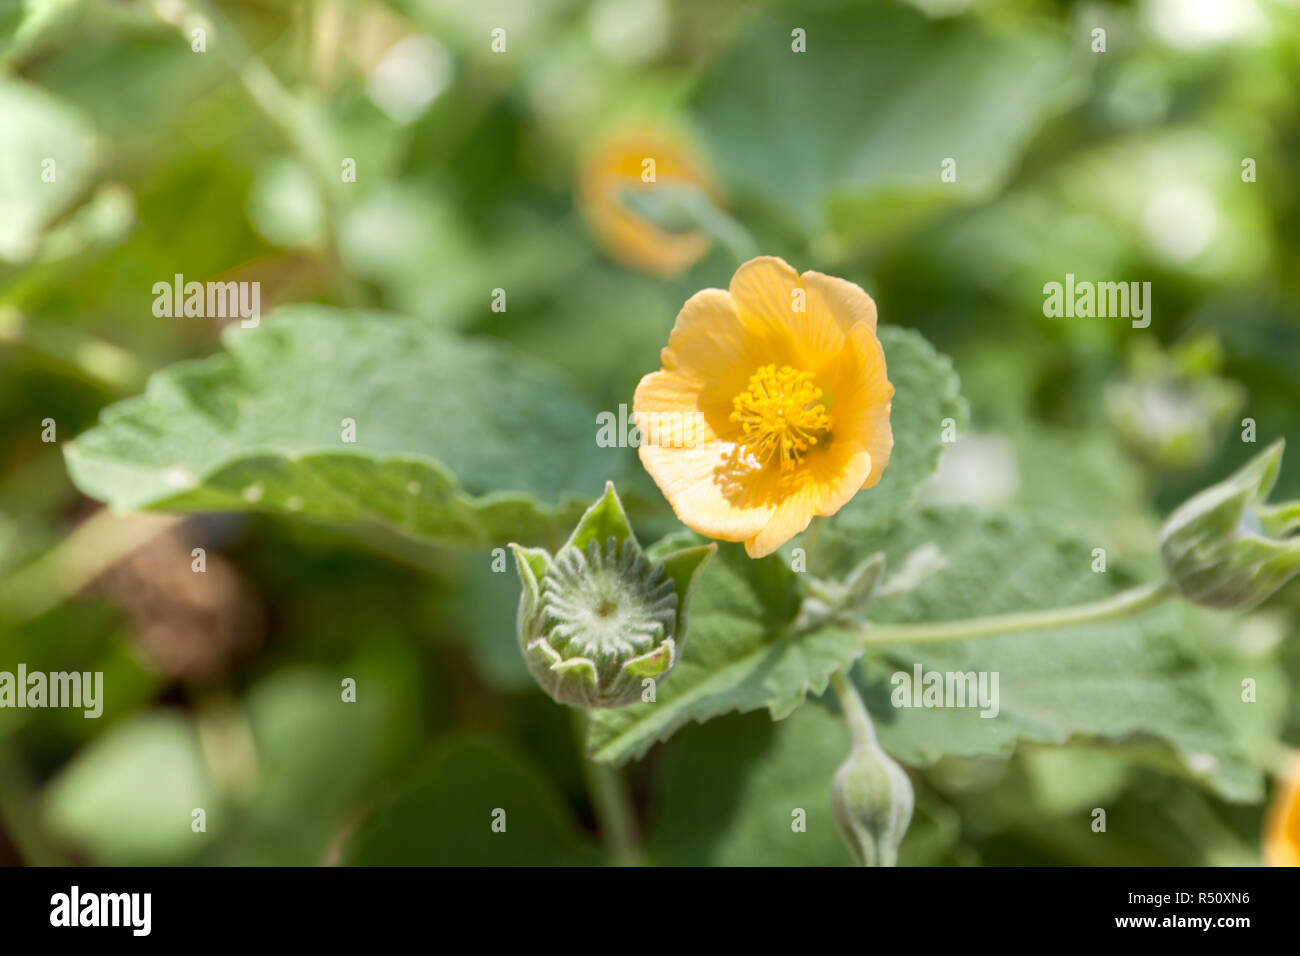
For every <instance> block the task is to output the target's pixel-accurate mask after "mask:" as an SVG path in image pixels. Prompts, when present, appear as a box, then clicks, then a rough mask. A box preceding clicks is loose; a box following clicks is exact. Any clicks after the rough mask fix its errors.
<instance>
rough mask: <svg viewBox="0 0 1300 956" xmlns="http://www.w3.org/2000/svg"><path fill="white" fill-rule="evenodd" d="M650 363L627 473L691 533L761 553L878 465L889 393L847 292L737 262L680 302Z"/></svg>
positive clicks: (871, 332) (881, 358)
mask: <svg viewBox="0 0 1300 956" xmlns="http://www.w3.org/2000/svg"><path fill="white" fill-rule="evenodd" d="M661 358H662V361H663V366H664V367H663V369H662V370H660V371H658V372H653V373H651V374H649V375H647V376H645V378H643V379H641V383H640V384H639V385H638V386H637V389H636V397H635V399H634V400H633V407H634V411H635V421H636V423H637V425H638V426H639V427H640V430H641V432H642V434H643V440H642V443H641V447H640V455H641V462H642V464H644V465H645V467H646V470H647V471H648V472H650V475H651V477H653V478H654V480H655V482H656V484H658V485H659V489H660V490H661V491H662V492H663V493H664V496H665V497H666V498H667V499H668V502H669V504H671V505H672V507H673V510H674V511H675V512H676V513H677V517H678V518H679V519H680V520H681V521H682V522H683V523H684V524H686V525H687V526H688V527H690V528H692V529H693V530H695V531H697V532H699V533H700V534H703V535H706V536H708V537H711V538H721V539H722V540H724V541H744V542H745V550H746V552H748V554H749V556H750V557H753V558H759V557H762V556H763V555H766V554H771V553H772V552H773V551H775V550H776V549H777V548H779V547H780V546H781V545H782V544H784V543H785V542H786V541H789V540H790V539H791V538H792V537H794V536H795V535H796V534H798V533H799V532H801V531H803V530H804V529H805V528H806V527H808V523H809V522H810V521H811V520H812V518H813V516H814V515H832V514H834V513H835V512H836V511H838V510H839V509H840V508H841V507H843V506H844V505H845V504H846V503H847V502H848V500H849V499H850V498H852V497H853V496H854V495H855V494H857V493H858V491H860V490H861V489H863V488H870V487H871V486H873V485H875V484H876V482H878V481H880V476H881V474H882V473H883V472H884V470H885V467H886V466H887V465H888V464H889V454H890V451H891V450H892V448H893V445H894V437H893V433H892V431H891V430H890V427H889V412H890V405H891V402H892V399H893V395H894V386H893V385H891V384H890V383H889V380H888V378H887V377H886V370H885V354H884V351H883V350H882V349H881V347H880V341H879V339H877V338H876V304H875V303H874V302H873V301H872V300H871V297H870V296H869V295H867V294H866V293H865V292H863V291H862V289H860V288H859V287H858V286H856V285H854V284H853V283H851V282H846V281H844V280H843V279H836V278H834V277H832V276H827V275H822V274H821V273H820V272H805V273H804V274H803V275H797V274H796V273H795V271H794V270H793V269H792V268H790V266H789V265H788V264H787V263H786V262H785V261H783V260H781V259H777V258H775V257H773V256H760V257H759V258H757V259H751V260H750V261H749V262H746V263H745V264H744V265H742V266H741V267H740V268H739V269H738V270H736V274H735V275H734V276H732V279H731V288H730V289H729V290H728V291H725V292H724V291H723V290H721V289H705V290H704V291H702V292H697V293H696V294H695V295H693V296H691V298H690V299H689V300H688V301H687V303H686V304H685V305H684V306H682V311H681V312H680V313H679V314H678V316H677V322H676V324H675V325H674V326H673V331H672V334H671V335H669V337H668V347H667V348H665V349H664V350H663V352H662V355H661ZM666 421H673V422H675V423H677V425H676V427H674V428H671V429H670V428H667V427H663V425H662V423H663V422H666ZM683 421H686V422H688V423H689V427H686V428H682V427H681V424H680V423H681V422H683Z"/></svg>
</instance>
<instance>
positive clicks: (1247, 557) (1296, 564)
mask: <svg viewBox="0 0 1300 956" xmlns="http://www.w3.org/2000/svg"><path fill="white" fill-rule="evenodd" d="M1283 444H1284V443H1283V442H1282V441H1277V442H1274V443H1273V444H1272V445H1270V446H1269V447H1268V448H1266V449H1265V450H1264V451H1262V452H1260V454H1258V455H1257V456H1255V457H1254V458H1253V459H1251V460H1250V461H1249V462H1247V463H1246V464H1245V465H1244V466H1242V468H1241V469H1240V470H1239V471H1237V472H1236V473H1235V474H1233V475H1232V476H1230V477H1229V478H1227V479H1225V480H1224V481H1222V482H1220V483H1219V484H1217V485H1211V486H1210V487H1209V488H1206V489H1205V490H1204V491H1202V492H1200V493H1199V494H1197V495H1195V496H1193V497H1192V498H1191V499H1189V500H1188V501H1187V502H1185V503H1184V504H1183V505H1181V506H1180V507H1179V508H1178V509H1177V510H1175V511H1174V513H1173V514H1172V515H1170V516H1169V520H1168V521H1166V522H1165V525H1164V527H1163V528H1162V529H1161V531H1160V555H1161V557H1162V558H1163V560H1164V563H1165V570H1166V571H1167V572H1168V574H1169V580H1170V582H1171V583H1172V584H1173V586H1174V587H1175V588H1176V589H1177V590H1178V593H1179V594H1181V595H1182V596H1183V597H1184V598H1186V599H1187V600H1188V601H1191V602H1192V603H1194V604H1201V605H1205V606H1206V607H1215V608H1224V609H1231V608H1239V609H1246V608H1251V607H1254V606H1255V605H1256V604H1258V603H1260V602H1261V601H1263V600H1264V599H1265V598H1267V597H1268V596H1269V595H1271V594H1272V593H1273V592H1274V591H1276V590H1277V589H1278V588H1280V587H1281V586H1282V585H1284V584H1285V583H1286V582H1287V581H1289V580H1290V579H1291V578H1293V577H1294V576H1295V575H1296V574H1297V573H1300V536H1297V532H1300V501H1292V502H1287V503H1284V504H1279V505H1271V506H1270V505H1266V504H1264V499H1265V498H1267V497H1268V493H1269V491H1271V490H1272V488H1273V483H1274V482H1275V481H1276V480H1277V475H1278V471H1279V470H1280V469H1281V467H1282V449H1283Z"/></svg>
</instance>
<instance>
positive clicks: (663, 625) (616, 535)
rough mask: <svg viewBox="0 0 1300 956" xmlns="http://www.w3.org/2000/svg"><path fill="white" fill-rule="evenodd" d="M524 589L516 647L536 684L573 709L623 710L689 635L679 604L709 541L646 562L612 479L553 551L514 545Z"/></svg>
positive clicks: (708, 551)
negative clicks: (565, 538) (560, 545)
mask: <svg viewBox="0 0 1300 956" xmlns="http://www.w3.org/2000/svg"><path fill="white" fill-rule="evenodd" d="M510 547H511V549H512V550H513V551H514V555H515V564H516V566H517V568H518V570H519V580H520V583H521V584H522V586H523V591H522V593H521V595H520V598H519V612H518V616H517V631H518V638H519V646H520V649H521V650H522V651H523V655H524V661H525V662H526V663H527V665H528V670H529V672H530V673H531V674H532V675H533V677H534V678H535V679H536V680H537V682H538V684H540V685H541V687H542V689H543V690H544V691H546V692H547V693H548V694H550V695H551V697H553V698H554V699H555V700H557V701H558V702H560V703H562V704H569V705H571V706H574V707H622V706H624V705H625V704H630V703H633V702H634V701H637V700H639V699H641V694H642V689H643V686H644V683H645V682H646V681H657V680H660V679H662V678H663V677H664V676H666V675H667V674H668V672H669V671H670V670H671V669H672V667H673V665H674V664H675V663H676V662H677V657H678V655H679V654H680V653H681V645H682V641H683V640H684V639H685V636H686V605H687V603H688V602H689V600H690V596H691V592H692V591H693V589H694V586H695V581H696V579H697V578H698V576H699V573H700V571H701V570H702V569H703V567H704V564H705V562H707V561H708V559H709V558H710V557H711V556H712V555H713V553H714V552H715V551H716V550H717V545H715V544H708V545H703V546H699V547H688V548H682V549H680V550H677V551H674V552H672V553H670V554H666V555H663V556H660V557H658V558H657V559H651V558H650V557H649V556H647V554H646V553H645V552H643V551H642V550H641V546H640V545H639V544H638V543H637V540H636V537H635V536H634V535H633V534H632V528H631V526H630V525H629V524H628V521H627V515H626V514H624V512H623V505H622V503H621V502H620V501H619V500H618V495H617V494H616V493H615V491H614V485H613V483H608V484H606V486H605V494H604V496H603V497H601V499H600V500H599V501H597V502H596V503H595V504H594V505H592V506H591V507H590V508H589V509H587V512H586V514H584V515H583V516H582V519H581V520H580V521H579V522H578V526H577V528H575V529H574V532H573V534H572V535H571V536H570V537H569V540H568V541H567V542H566V543H565V544H564V546H563V547H562V548H560V550H559V551H557V552H556V553H555V555H554V557H552V556H551V555H550V554H548V553H547V552H546V551H545V550H543V549H541V548H524V547H521V546H520V545H517V544H512V545H511V546H510Z"/></svg>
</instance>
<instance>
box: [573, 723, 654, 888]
mask: <svg viewBox="0 0 1300 956" xmlns="http://www.w3.org/2000/svg"><path fill="white" fill-rule="evenodd" d="M570 713H571V714H572V715H573V729H574V734H575V735H576V737H577V740H578V757H579V759H580V760H581V761H582V779H583V781H584V782H585V783H586V785H587V796H588V798H589V799H590V800H591V807H592V809H593V810H594V811H595V813H596V822H597V824H598V825H599V826H600V838H601V842H602V843H603V844H604V846H605V855H606V856H607V857H608V859H609V861H610V862H611V863H612V864H614V865H615V866H641V865H643V864H644V863H645V851H644V850H643V849H642V847H641V838H640V835H639V834H638V833H637V825H636V812H635V810H634V809H633V807H632V795H631V793H630V792H629V790H628V786H627V780H625V779H624V777H623V772H622V771H621V770H619V769H618V768H617V767H611V766H609V765H608V764H603V763H598V762H596V761H595V760H592V759H591V758H590V757H588V756H587V750H586V745H585V743H584V741H585V739H586V735H587V714H586V712H585V711H583V710H579V709H578V708H571V709H570Z"/></svg>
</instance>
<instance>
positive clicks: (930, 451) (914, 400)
mask: <svg viewBox="0 0 1300 956" xmlns="http://www.w3.org/2000/svg"><path fill="white" fill-rule="evenodd" d="M880 342H881V344H882V345H883V346H884V349H885V362H886V363H887V365H888V368H889V380H890V381H891V382H892V383H893V385H894V402H893V406H892V408H891V411H890V424H891V427H892V428H893V431H894V450H893V453H892V454H891V455H890V459H889V465H888V467H886V468H885V473H884V475H883V476H882V477H881V479H880V483H879V484H878V485H876V486H875V487H874V488H870V489H868V490H866V491H863V492H859V493H858V495H857V496H856V497H855V498H854V499H853V500H852V501H850V502H849V503H848V504H847V505H845V506H844V507H843V508H841V509H840V511H839V513H838V514H837V515H836V516H835V520H834V524H833V528H834V531H833V533H832V534H831V535H830V536H829V540H828V538H827V537H822V539H821V541H822V542H823V543H824V545H825V546H826V553H825V554H824V555H823V554H813V555H812V557H813V558H814V560H815V561H817V563H818V566H819V567H827V566H829V565H830V564H832V563H833V561H834V560H835V559H837V558H840V557H843V552H844V551H845V549H846V547H848V548H850V549H852V548H855V547H856V542H859V541H868V540H869V539H870V537H871V536H872V535H874V534H876V533H878V532H880V531H883V530H884V529H885V528H887V527H888V526H889V525H890V524H891V523H892V522H893V521H894V520H895V518H897V517H898V515H899V514H900V513H902V511H903V509H905V508H906V507H907V506H908V505H909V504H911V502H912V500H913V499H914V498H915V497H916V493H917V490H918V489H919V488H920V486H921V483H922V482H923V481H925V479H926V478H928V477H929V476H930V475H931V473H933V472H934V469H935V466H936V465H937V464H938V462H939V453H940V452H941V451H942V450H943V447H944V444H943V433H944V421H945V419H952V422H953V425H954V427H956V428H958V429H960V428H961V426H962V425H963V424H964V423H965V421H966V403H965V401H964V400H963V399H962V397H961V391H960V389H961V383H960V382H959V380H958V378H957V373H956V371H954V370H953V367H952V362H951V361H950V360H949V359H948V357H947V356H945V355H942V354H940V353H939V352H936V351H935V350H934V347H933V346H931V345H930V343H929V342H927V341H926V340H925V339H924V338H923V337H922V336H921V335H920V334H918V333H916V332H913V331H911V330H910V329H900V328H897V327H894V326H885V325H882V326H881V327H880ZM816 526H817V525H816V523H815V524H814V526H813V528H814V530H815V529H816ZM817 533H818V534H822V535H824V534H825V532H817ZM805 540H811V536H810V535H806V536H805ZM867 546H869V545H863V547H867ZM858 557H860V555H859V554H858V553H857V552H856V551H854V553H852V554H850V555H849V559H850V560H851V561H853V563H856V562H855V561H854V559H856V558H858Z"/></svg>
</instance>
